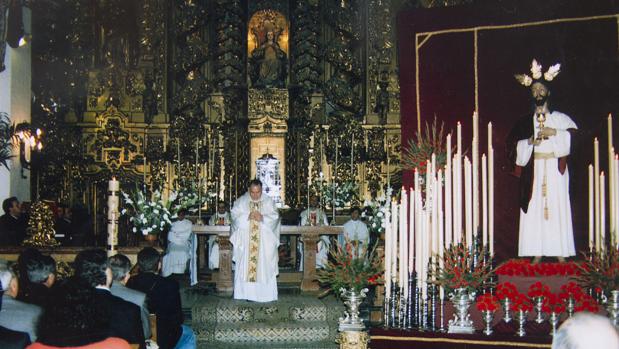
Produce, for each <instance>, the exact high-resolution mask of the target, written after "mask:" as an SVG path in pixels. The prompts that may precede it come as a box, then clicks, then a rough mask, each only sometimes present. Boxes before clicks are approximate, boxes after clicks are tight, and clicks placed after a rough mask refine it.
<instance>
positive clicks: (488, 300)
mask: <svg viewBox="0 0 619 349" xmlns="http://www.w3.org/2000/svg"><path fill="white" fill-rule="evenodd" d="M475 305H476V306H477V310H479V311H496V310H497V309H498V308H499V299H498V298H497V297H496V296H495V295H493V294H490V293H486V294H483V295H481V296H479V297H477V303H476V304H475Z"/></svg>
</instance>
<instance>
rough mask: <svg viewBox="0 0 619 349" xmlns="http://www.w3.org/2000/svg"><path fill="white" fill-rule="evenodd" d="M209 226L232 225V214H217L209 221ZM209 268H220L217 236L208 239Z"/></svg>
mask: <svg viewBox="0 0 619 349" xmlns="http://www.w3.org/2000/svg"><path fill="white" fill-rule="evenodd" d="M208 225H230V213H228V212H226V213H224V214H220V213H219V212H215V214H214V215H212V216H211V219H209V221H208ZM208 267H209V269H217V268H219V243H218V242H217V235H211V236H209V237H208Z"/></svg>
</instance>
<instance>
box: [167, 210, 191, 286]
mask: <svg viewBox="0 0 619 349" xmlns="http://www.w3.org/2000/svg"><path fill="white" fill-rule="evenodd" d="M192 227H193V224H192V223H191V221H190V220H188V219H183V220H182V221H176V222H174V223H172V227H171V228H170V232H169V233H168V249H167V251H166V254H165V255H164V256H163V261H162V267H161V274H162V275H163V276H164V277H165V276H169V275H170V274H183V273H185V270H186V269H187V261H188V260H189V258H191V255H192V245H193V244H192V242H191V230H192Z"/></svg>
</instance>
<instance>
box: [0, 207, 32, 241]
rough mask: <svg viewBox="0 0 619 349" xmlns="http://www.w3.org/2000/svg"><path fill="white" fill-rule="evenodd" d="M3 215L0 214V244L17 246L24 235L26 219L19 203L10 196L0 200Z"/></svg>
mask: <svg viewBox="0 0 619 349" xmlns="http://www.w3.org/2000/svg"><path fill="white" fill-rule="evenodd" d="M2 209H3V210H4V215H2V216H0V246H19V245H21V243H22V241H24V238H25V237H26V220H25V219H24V218H23V217H22V212H21V205H20V204H19V200H17V198H16V197H14V196H12V197H10V198H8V199H6V200H4V201H3V202H2Z"/></svg>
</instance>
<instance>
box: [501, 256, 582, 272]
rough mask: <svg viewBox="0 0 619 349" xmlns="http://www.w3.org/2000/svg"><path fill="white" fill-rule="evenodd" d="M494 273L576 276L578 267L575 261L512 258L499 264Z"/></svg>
mask: <svg viewBox="0 0 619 349" xmlns="http://www.w3.org/2000/svg"><path fill="white" fill-rule="evenodd" d="M496 273H497V274H498V275H506V276H576V275H579V274H580V269H579V264H577V263H575V262H564V263H537V264H531V262H530V261H529V260H527V259H512V260H509V261H507V262H505V263H503V264H501V265H500V266H499V267H498V268H497V271H496Z"/></svg>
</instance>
